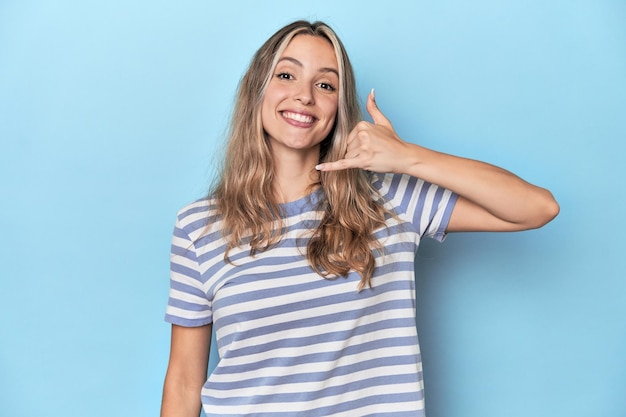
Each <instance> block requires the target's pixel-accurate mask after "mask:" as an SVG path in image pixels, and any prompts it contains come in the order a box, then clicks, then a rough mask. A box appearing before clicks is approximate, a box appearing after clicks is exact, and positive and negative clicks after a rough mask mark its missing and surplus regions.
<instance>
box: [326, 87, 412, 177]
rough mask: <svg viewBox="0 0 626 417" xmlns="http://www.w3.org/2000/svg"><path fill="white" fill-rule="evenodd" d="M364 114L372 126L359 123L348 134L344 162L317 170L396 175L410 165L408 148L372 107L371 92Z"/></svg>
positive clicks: (332, 163) (376, 108) (373, 101)
mask: <svg viewBox="0 0 626 417" xmlns="http://www.w3.org/2000/svg"><path fill="white" fill-rule="evenodd" d="M366 108H367V112H368V113H369V115H370V116H371V117H372V120H373V122H374V123H369V122H366V121H361V122H359V123H358V124H357V125H356V126H355V127H354V129H352V131H351V132H350V134H349V135H348V139H347V142H348V147H347V149H346V154H345V156H344V159H340V160H338V161H335V162H326V163H323V164H319V165H318V166H316V167H315V168H316V169H318V170H320V171H336V170H341V169H348V168H361V169H365V170H368V171H374V172H383V173H387V172H393V173H399V172H402V171H405V170H406V166H407V164H410V163H411V161H409V160H408V159H409V156H410V155H411V152H410V150H409V147H410V145H409V144H408V143H406V142H404V141H403V140H402V139H400V138H399V137H398V135H396V132H395V131H394V130H393V126H392V125H391V122H390V121H389V120H388V119H387V118H386V117H385V115H383V113H382V112H381V111H380V109H379V108H378V106H377V105H376V101H375V97H374V90H372V92H370V94H369V95H368V96H367V104H366Z"/></svg>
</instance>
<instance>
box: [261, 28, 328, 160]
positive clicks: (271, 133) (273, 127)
mask: <svg viewBox="0 0 626 417" xmlns="http://www.w3.org/2000/svg"><path fill="white" fill-rule="evenodd" d="M338 97H339V67H338V65H337V59H336V57H335V51H334V50H333V47H332V45H331V44H330V42H328V41H327V40H326V39H324V38H321V37H318V36H311V35H297V36H296V37H294V38H293V39H292V40H291V42H290V43H289V45H287V48H285V50H284V52H283V53H282V55H281V56H280V58H279V60H278V64H277V65H276V69H275V70H274V72H273V74H272V78H271V80H270V83H269V86H268V87H267V91H266V92H265V96H264V97H263V104H262V108H261V118H262V121H263V128H264V130H265V132H266V133H267V135H268V137H269V140H270V144H271V149H272V153H273V154H274V156H279V155H284V154H285V152H299V153H302V152H305V153H311V152H317V153H318V154H319V144H320V142H322V141H323V140H324V139H325V138H326V137H327V136H328V134H329V132H330V130H331V129H332V127H333V124H334V122H335V117H336V114H337V102H338Z"/></svg>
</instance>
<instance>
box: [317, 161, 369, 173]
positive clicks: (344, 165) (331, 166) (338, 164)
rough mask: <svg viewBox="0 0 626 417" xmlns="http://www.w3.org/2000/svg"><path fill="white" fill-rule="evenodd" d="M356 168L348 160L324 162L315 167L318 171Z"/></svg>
mask: <svg viewBox="0 0 626 417" xmlns="http://www.w3.org/2000/svg"><path fill="white" fill-rule="evenodd" d="M349 168H358V167H357V166H355V165H354V164H353V163H352V160H349V159H340V160H339V161H335V162H325V163H323V164H319V165H316V166H315V169H317V170H318V171H339V170H342V169H349Z"/></svg>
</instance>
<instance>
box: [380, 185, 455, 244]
mask: <svg viewBox="0 0 626 417" xmlns="http://www.w3.org/2000/svg"><path fill="white" fill-rule="evenodd" d="M373 185H374V187H375V188H378V189H379V192H380V193H381V196H382V197H383V199H384V200H386V201H387V202H388V203H389V204H391V207H392V208H393V210H394V211H395V212H396V214H398V215H399V216H400V217H402V218H403V219H404V220H405V221H406V222H408V223H409V224H411V226H412V227H413V230H414V231H415V232H416V233H417V234H418V235H419V237H420V239H421V238H423V237H430V238H433V239H436V240H438V241H440V242H441V241H443V240H444V239H445V237H446V229H447V227H448V223H449V222H450V216H451V215H452V211H453V209H454V205H455V204H456V201H457V198H458V195H457V194H455V193H453V192H452V191H450V190H448V189H446V188H443V187H440V186H438V185H436V184H431V183H429V182H426V181H424V180H422V179H420V178H415V177H411V176H409V175H398V174H385V175H384V176H382V177H379V178H378V179H377V180H375V181H374V182H373Z"/></svg>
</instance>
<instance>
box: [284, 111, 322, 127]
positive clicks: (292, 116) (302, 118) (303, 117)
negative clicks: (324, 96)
mask: <svg viewBox="0 0 626 417" xmlns="http://www.w3.org/2000/svg"><path fill="white" fill-rule="evenodd" d="M282 115H283V117H284V118H285V119H289V120H293V121H295V122H298V123H306V124H311V123H313V122H314V121H315V117H313V116H310V115H307V114H301V113H294V112H290V111H283V112H282Z"/></svg>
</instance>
